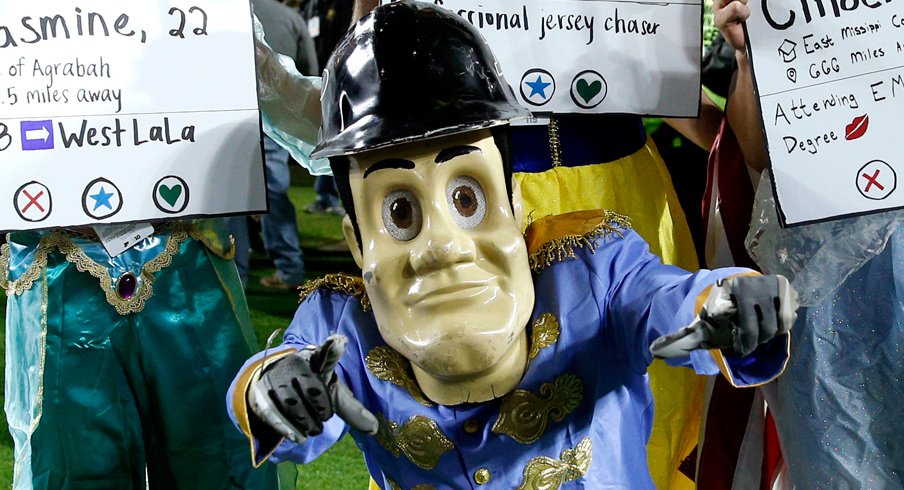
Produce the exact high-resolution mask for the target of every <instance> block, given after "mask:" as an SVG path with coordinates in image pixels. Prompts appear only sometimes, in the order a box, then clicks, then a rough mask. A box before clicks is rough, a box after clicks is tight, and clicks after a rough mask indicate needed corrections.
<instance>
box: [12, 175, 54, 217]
mask: <svg viewBox="0 0 904 490" xmlns="http://www.w3.org/2000/svg"><path fill="white" fill-rule="evenodd" d="M14 202H15V204H16V213H18V214H19V217H20V218H22V219H23V220H25V221H29V222H32V223H35V222H38V221H44V220H45V219H47V217H48V216H50V210H51V200H50V190H49V189H47V186H45V185H44V184H42V183H40V182H29V183H27V184H25V185H23V186H22V187H20V188H19V190H18V191H16V197H15V201H14Z"/></svg>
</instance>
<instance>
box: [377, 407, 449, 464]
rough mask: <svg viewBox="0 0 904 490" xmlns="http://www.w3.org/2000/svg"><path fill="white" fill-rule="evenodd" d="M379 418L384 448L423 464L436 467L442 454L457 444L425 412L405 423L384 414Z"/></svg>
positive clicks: (378, 436)
mask: <svg viewBox="0 0 904 490" xmlns="http://www.w3.org/2000/svg"><path fill="white" fill-rule="evenodd" d="M377 420H379V422H380V429H379V430H378V431H377V436H376V437H377V442H379V443H380V445H381V446H383V449H385V450H387V451H389V452H390V454H392V455H393V456H395V457H397V458H398V457H399V456H400V455H402V454H404V455H405V456H406V457H407V458H408V459H409V460H411V462H412V463H414V464H415V465H417V466H418V467H419V468H423V469H425V470H432V469H433V468H435V467H436V465H437V464H438V463H439V459H440V458H441V457H442V455H443V454H445V453H446V451H449V450H450V449H453V448H454V447H455V445H454V444H453V443H452V441H451V440H449V438H448V437H446V435H445V434H443V432H442V431H441V430H440V429H439V426H438V425H436V422H434V421H432V420H430V419H428V418H427V417H424V416H423V415H415V416H413V417H411V418H410V419H408V421H407V422H405V423H404V424H403V425H402V426H401V427H399V424H397V423H395V422H393V421H391V420H389V419H387V418H386V417H385V416H383V415H382V414H379V415H377Z"/></svg>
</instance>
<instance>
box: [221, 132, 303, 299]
mask: <svg viewBox="0 0 904 490" xmlns="http://www.w3.org/2000/svg"><path fill="white" fill-rule="evenodd" d="M264 160H265V163H266V165H267V203H268V204H269V206H270V212H269V214H264V215H261V229H262V230H263V234H264V247H265V248H266V249H267V253H268V254H269V255H270V258H271V259H273V264H274V265H275V266H276V274H277V277H279V279H280V280H282V281H283V282H285V283H286V284H291V285H295V284H301V283H302V282H303V281H304V256H303V255H302V253H301V247H300V246H299V245H298V226H297V221H296V219H295V206H294V205H293V204H292V201H290V200H289V152H288V151H286V150H284V149H283V148H282V147H281V146H279V144H278V143H276V142H275V141H273V140H272V139H270V137H268V136H264ZM229 231H230V233H232V235H233V237H235V265H236V266H237V267H238V269H239V275H240V276H241V278H242V283H243V284H245V283H247V280H248V264H249V261H250V253H249V248H250V245H249V240H248V225H247V223H246V221H245V217H244V216H238V217H234V218H229Z"/></svg>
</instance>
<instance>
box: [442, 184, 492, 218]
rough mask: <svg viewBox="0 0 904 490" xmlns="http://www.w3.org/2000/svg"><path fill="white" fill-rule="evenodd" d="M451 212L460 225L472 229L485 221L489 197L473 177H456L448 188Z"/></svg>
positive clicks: (447, 198)
mask: <svg viewBox="0 0 904 490" xmlns="http://www.w3.org/2000/svg"><path fill="white" fill-rule="evenodd" d="M446 200H447V202H448V203H449V212H450V213H451V214H452V219H453V220H454V221H455V223H456V224H458V226H460V227H462V228H464V229H471V228H474V227H476V226H477V225H479V224H480V223H481V222H483V217H484V216H486V214H487V198H486V196H484V194H483V188H482V187H480V184H478V183H477V181H476V180H474V179H473V178H471V177H465V176H461V177H456V178H454V179H452V181H451V182H449V186H448V187H447V188H446Z"/></svg>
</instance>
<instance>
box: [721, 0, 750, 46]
mask: <svg viewBox="0 0 904 490" xmlns="http://www.w3.org/2000/svg"><path fill="white" fill-rule="evenodd" d="M748 17H750V7H748V6H747V0H716V1H715V2H713V22H714V23H715V25H716V27H718V28H719V32H721V33H722V37H723V38H725V41H727V42H728V44H729V45H730V46H731V47H732V48H735V49H736V50H737V51H740V52H742V53H743V52H744V49H745V45H746V44H747V42H746V41H745V40H744V27H743V26H742V25H741V24H742V23H743V22H744V21H746V20H747V18H748Z"/></svg>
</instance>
